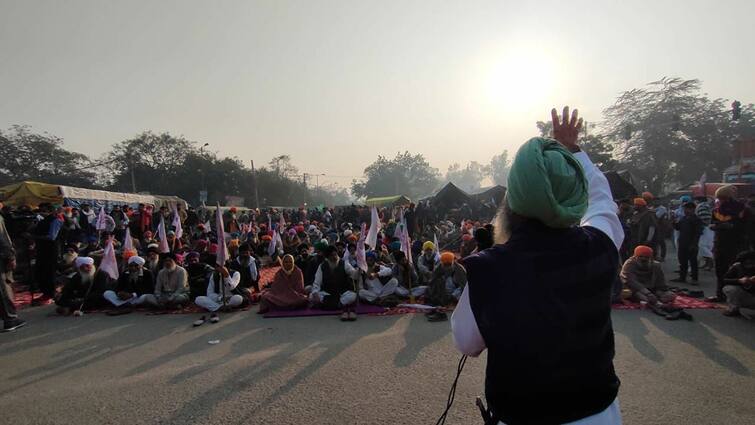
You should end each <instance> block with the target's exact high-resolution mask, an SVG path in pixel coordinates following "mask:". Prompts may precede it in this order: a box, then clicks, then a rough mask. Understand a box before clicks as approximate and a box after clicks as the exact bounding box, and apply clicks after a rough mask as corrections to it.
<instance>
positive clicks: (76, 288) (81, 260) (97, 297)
mask: <svg viewBox="0 0 755 425" xmlns="http://www.w3.org/2000/svg"><path fill="white" fill-rule="evenodd" d="M75 264H76V269H77V272H76V274H75V275H74V276H73V277H72V278H71V279H70V280H69V281H68V282H67V283H66V284H65V285H64V286H63V290H62V292H61V293H60V297H58V299H57V300H56V301H55V304H57V305H58V308H57V309H56V311H57V312H58V314H61V315H64V316H67V315H69V314H71V313H72V312H73V313H76V314H80V313H81V311H83V309H84V307H89V308H98V307H103V306H105V299H104V298H103V296H102V294H104V293H105V291H106V290H108V289H111V287H112V286H113V283H112V279H110V276H109V275H108V274H107V273H105V272H103V271H101V270H97V269H96V268H95V267H94V259H93V258H91V257H78V258H77V259H76V261H75Z"/></svg>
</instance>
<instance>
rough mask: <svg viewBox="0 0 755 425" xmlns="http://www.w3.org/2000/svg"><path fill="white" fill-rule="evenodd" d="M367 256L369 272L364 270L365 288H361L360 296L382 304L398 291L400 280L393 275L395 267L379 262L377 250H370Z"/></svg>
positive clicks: (369, 301) (370, 301) (368, 300)
mask: <svg viewBox="0 0 755 425" xmlns="http://www.w3.org/2000/svg"><path fill="white" fill-rule="evenodd" d="M365 257H366V259H367V272H363V275H364V276H363V278H364V289H360V290H359V298H361V299H362V300H364V301H367V302H368V303H378V304H380V303H382V302H383V301H385V300H386V299H387V298H388V297H390V296H391V295H394V294H395V293H396V288H397V287H398V280H397V279H396V278H395V277H393V269H391V268H390V267H388V266H386V265H384V264H381V263H378V262H377V258H378V254H377V252H375V251H370V252H368V253H367V254H366V255H365Z"/></svg>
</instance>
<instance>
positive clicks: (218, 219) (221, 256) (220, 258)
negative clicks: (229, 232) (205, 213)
mask: <svg viewBox="0 0 755 425" xmlns="http://www.w3.org/2000/svg"><path fill="white" fill-rule="evenodd" d="M223 229H224V226H223V212H222V211H221V210H220V202H218V208H217V209H216V210H215V231H216V233H217V235H218V252H217V254H215V264H217V265H219V266H225V263H226V262H227V261H228V257H230V256H231V254H230V253H229V252H228V244H226V242H225V231H224V230H223Z"/></svg>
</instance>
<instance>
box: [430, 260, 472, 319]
mask: <svg viewBox="0 0 755 425" xmlns="http://www.w3.org/2000/svg"><path fill="white" fill-rule="evenodd" d="M466 284H467V271H466V270H465V269H464V266H462V265H461V264H459V263H458V262H456V257H455V256H454V254H453V253H452V252H444V253H443V254H442V255H441V256H440V266H438V267H437V268H436V269H435V271H434V272H433V278H432V281H431V283H430V286H429V287H428V288H427V292H426V293H425V295H426V300H425V303H426V304H429V305H435V306H445V305H448V304H450V303H452V302H455V301H459V297H461V293H462V291H463V290H464V286H466Z"/></svg>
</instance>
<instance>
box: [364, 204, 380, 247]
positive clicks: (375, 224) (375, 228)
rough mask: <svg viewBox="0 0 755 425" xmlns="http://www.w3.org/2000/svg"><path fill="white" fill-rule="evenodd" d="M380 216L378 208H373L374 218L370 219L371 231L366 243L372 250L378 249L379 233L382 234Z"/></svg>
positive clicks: (368, 233)
mask: <svg viewBox="0 0 755 425" xmlns="http://www.w3.org/2000/svg"><path fill="white" fill-rule="evenodd" d="M380 225H381V223H380V215H379V214H378V210H377V208H376V207H374V206H373V207H372V216H371V218H370V231H369V232H367V238H366V239H365V242H366V243H367V245H369V246H370V247H371V248H372V249H375V247H377V237H378V233H379V232H380Z"/></svg>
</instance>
